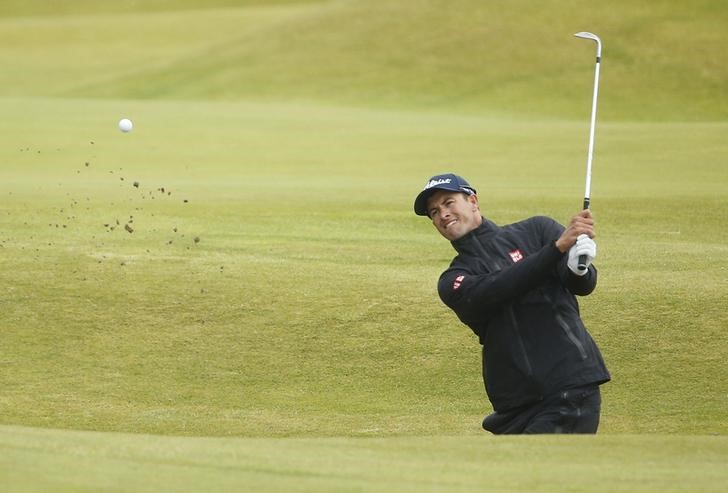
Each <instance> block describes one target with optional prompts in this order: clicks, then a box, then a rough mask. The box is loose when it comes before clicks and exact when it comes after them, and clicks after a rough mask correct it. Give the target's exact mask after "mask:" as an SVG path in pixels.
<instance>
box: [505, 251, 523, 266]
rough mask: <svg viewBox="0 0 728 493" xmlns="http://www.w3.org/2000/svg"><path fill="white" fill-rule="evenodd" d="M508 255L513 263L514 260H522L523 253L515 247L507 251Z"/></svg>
mask: <svg viewBox="0 0 728 493" xmlns="http://www.w3.org/2000/svg"><path fill="white" fill-rule="evenodd" d="M508 255H510V256H511V260H513V263H514V264H515V263H516V262H519V261H521V260H523V253H521V251H520V250H518V249H515V250H513V251H511V252H508Z"/></svg>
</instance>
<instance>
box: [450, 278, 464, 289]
mask: <svg viewBox="0 0 728 493" xmlns="http://www.w3.org/2000/svg"><path fill="white" fill-rule="evenodd" d="M463 279H465V276H457V277H456V278H455V281H454V282H453V283H452V288H453V289H458V288H459V287H460V285H461V284H462V283H463Z"/></svg>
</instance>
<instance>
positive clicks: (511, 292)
mask: <svg viewBox="0 0 728 493" xmlns="http://www.w3.org/2000/svg"><path fill="white" fill-rule="evenodd" d="M562 256H563V254H562V253H561V252H560V251H559V249H558V248H556V245H555V244H554V243H553V242H550V243H548V244H546V245H545V246H543V247H542V248H541V249H540V250H539V251H537V252H535V253H534V254H532V255H529V256H528V257H526V258H524V259H523V260H521V261H520V262H517V263H515V264H513V265H510V266H508V267H505V268H503V269H502V270H500V271H498V272H494V273H489V274H473V273H472V272H469V271H468V270H467V269H463V268H457V267H452V268H450V269H448V270H446V271H445V272H444V273H443V274H442V275H441V276H440V281H439V283H438V287H437V290H438V293H439V295H440V299H442V301H443V303H445V304H446V305H447V306H449V307H450V308H451V309H452V310H453V311H455V313H457V315H458V317H460V319H461V320H462V321H464V322H466V323H467V320H469V319H472V318H474V317H476V316H478V317H483V316H486V317H487V316H489V313H491V312H492V311H493V310H495V309H498V308H500V306H502V305H503V304H505V303H508V302H510V301H512V300H513V299H515V298H517V297H519V296H521V295H523V294H525V293H527V292H528V291H530V290H532V289H533V288H535V287H536V286H538V285H539V284H540V283H541V282H543V280H544V279H546V278H547V277H548V276H549V275H552V272H553V269H554V266H555V265H556V264H557V263H558V262H559V260H560V259H561V257H562Z"/></svg>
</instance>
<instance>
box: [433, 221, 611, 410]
mask: <svg viewBox="0 0 728 493" xmlns="http://www.w3.org/2000/svg"><path fill="white" fill-rule="evenodd" d="M563 230H564V227H563V226H561V225H560V224H559V223H557V222H556V221H554V220H552V219H550V218H548V217H540V216H539V217H532V218H530V219H526V220H524V221H521V222H519V223H515V224H511V225H508V226H503V227H499V226H497V225H496V224H495V223H493V222H491V221H489V220H487V219H485V218H484V219H483V224H482V225H481V226H479V227H478V228H477V229H475V230H473V231H471V232H470V233H468V234H466V235H465V236H463V237H462V238H459V239H458V240H455V241H453V242H452V245H453V247H454V248H455V250H457V252H458V255H457V256H456V257H455V258H454V259H453V261H452V263H451V264H450V268H449V269H448V270H446V271H445V272H443V274H442V275H441V276H440V281H439V284H438V292H439V294H440V298H441V299H442V301H443V302H444V303H445V304H446V305H447V306H449V307H450V308H451V309H452V310H453V311H454V312H455V313H456V314H457V316H458V318H460V320H461V321H462V322H463V323H465V324H466V325H468V326H469V327H470V328H471V329H472V330H473V332H475V334H476V335H477V336H478V338H479V339H480V343H481V344H482V345H483V379H484V381H485V387H486V392H487V393H488V397H489V399H490V401H491V403H492V405H493V408H494V409H495V411H497V412H504V411H508V410H510V409H514V408H517V407H520V406H524V405H528V404H531V403H534V402H537V401H539V400H541V399H543V398H544V397H545V396H548V395H553V394H555V393H557V392H559V391H561V390H564V389H567V388H571V387H579V386H583V385H588V384H601V383H604V382H606V381H608V380H609V379H610V377H609V373H608V371H607V368H606V366H605V365H604V361H603V359H602V356H601V354H600V352H599V348H598V347H597V345H596V344H595V343H594V340H593V339H592V338H591V336H590V335H589V333H588V332H587V330H586V328H585V327H584V324H583V323H582V321H581V318H580V317H579V305H578V303H577V301H576V297H575V296H574V295H582V296H583V295H587V294H589V293H591V292H592V291H593V290H594V288H595V287H596V282H597V271H596V269H595V268H594V266H590V267H589V271H588V272H587V273H586V274H585V275H584V276H577V275H574V274H573V273H572V272H571V271H570V270H569V268H568V267H567V265H566V262H567V258H568V255H567V254H562V253H561V252H560V251H559V249H558V248H556V245H555V241H556V239H558V237H559V236H560V235H561V233H562V232H563Z"/></svg>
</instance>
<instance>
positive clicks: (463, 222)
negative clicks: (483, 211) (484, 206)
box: [427, 190, 483, 241]
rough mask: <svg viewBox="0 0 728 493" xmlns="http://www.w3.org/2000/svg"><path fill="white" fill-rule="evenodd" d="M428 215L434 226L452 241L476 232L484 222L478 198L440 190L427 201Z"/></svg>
mask: <svg viewBox="0 0 728 493" xmlns="http://www.w3.org/2000/svg"><path fill="white" fill-rule="evenodd" d="M427 213H428V215H429V216H430V219H432V224H434V225H435V228H437V230H438V231H439V232H440V234H441V235H442V236H444V237H445V238H447V239H448V240H450V241H454V240H457V239H458V238H460V237H461V236H463V235H465V234H466V233H469V232H470V231H472V230H474V229H475V228H477V227H478V226H480V223H481V222H482V221H483V218H482V216H481V215H480V208H479V207H478V197H476V196H475V195H466V194H464V193H461V192H449V191H447V190H438V191H437V192H435V193H433V194H432V195H431V196H430V198H429V199H427Z"/></svg>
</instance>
